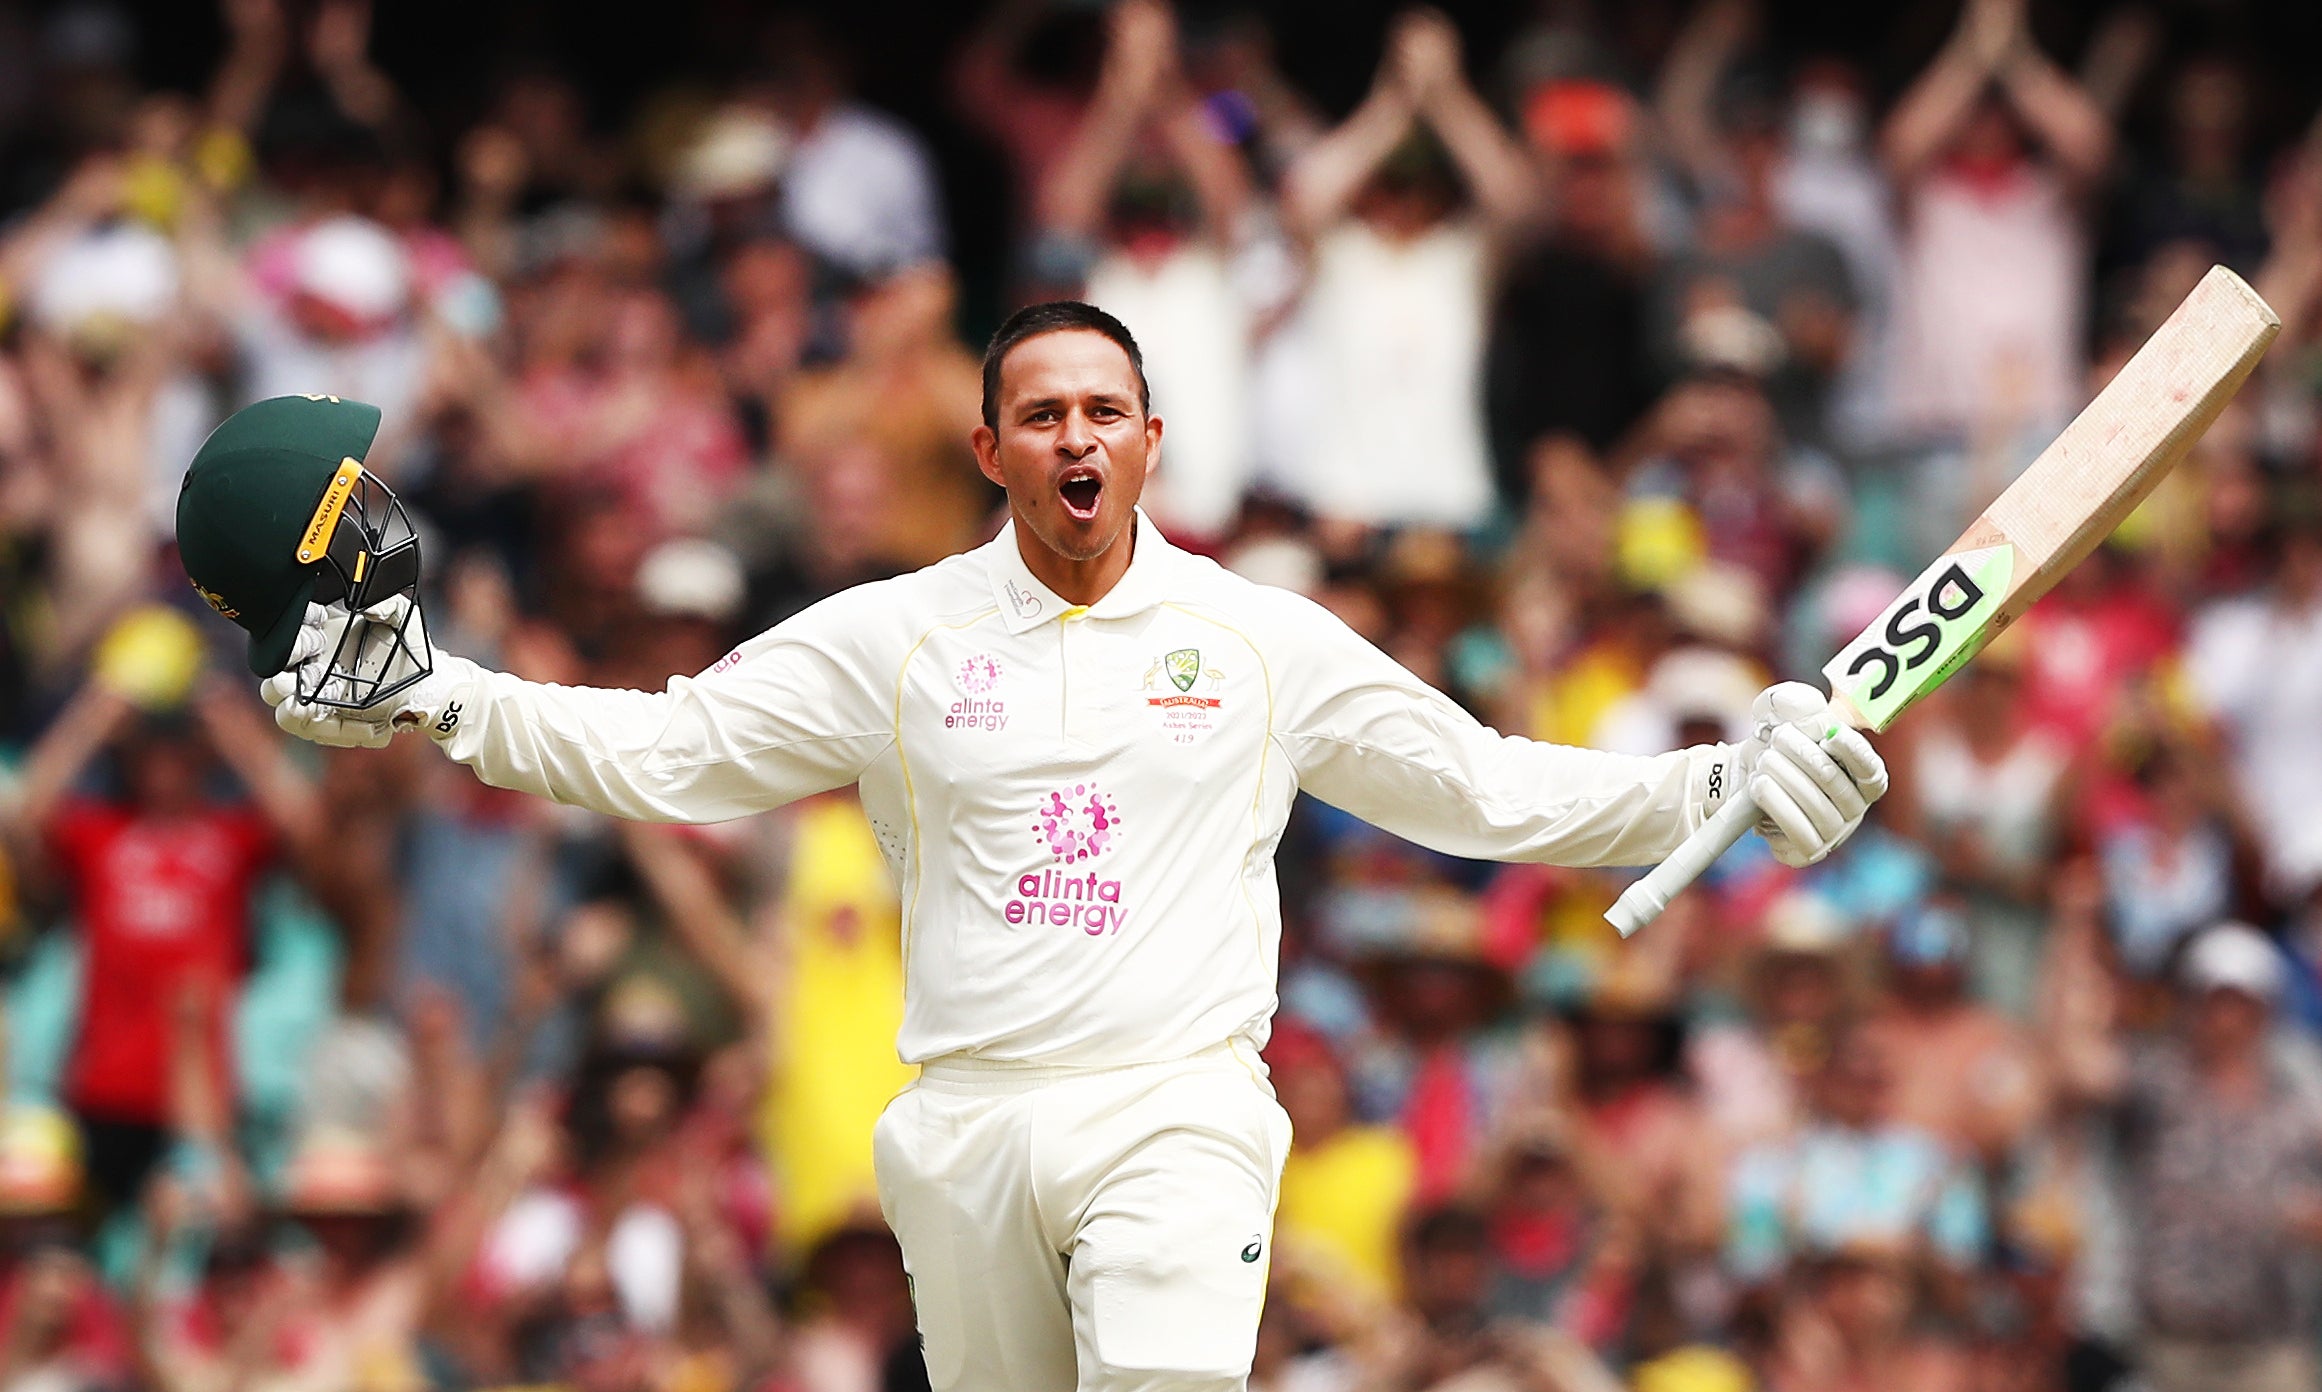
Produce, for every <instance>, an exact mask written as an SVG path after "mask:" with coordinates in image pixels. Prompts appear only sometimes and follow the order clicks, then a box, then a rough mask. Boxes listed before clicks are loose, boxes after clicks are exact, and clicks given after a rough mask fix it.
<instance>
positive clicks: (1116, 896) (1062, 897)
mask: <svg viewBox="0 0 2322 1392" xmlns="http://www.w3.org/2000/svg"><path fill="white" fill-rule="evenodd" d="M1032 839H1033V840H1034V841H1036V842H1038V843H1039V845H1040V846H1041V847H1042V848H1043V849H1044V850H1046V851H1047V852H1048V854H1049V855H1051V856H1052V857H1054V858H1055V860H1056V864H1057V866H1063V867H1078V866H1081V865H1085V864H1087V863H1088V862H1090V861H1093V860H1098V859H1101V858H1102V857H1103V856H1105V855H1106V854H1108V853H1109V852H1111V851H1112V850H1113V849H1114V848H1115V847H1117V846H1118V845H1119V844H1120V840H1121V811H1120V808H1119V807H1118V806H1116V805H1115V804H1114V802H1113V798H1112V795H1111V794H1110V793H1107V792H1105V791H1104V790H1103V789H1101V788H1098V787H1097V786H1096V785H1094V784H1092V783H1075V784H1073V785H1072V786H1071V787H1070V788H1059V789H1057V790H1056V791H1055V792H1052V793H1050V794H1049V795H1048V796H1047V797H1046V798H1045V799H1043V800H1042V801H1041V803H1040V806H1039V808H1038V809H1037V810H1036V811H1034V812H1033V814H1032ZM1126 912H1127V911H1126V909H1124V908H1123V906H1122V904H1121V882H1120V881H1119V880H1108V879H1106V878H1104V875H1103V874H1102V872H1100V871H1097V870H1087V871H1081V870H1078V869H1074V868H1065V869H1059V868H1049V869H1045V870H1035V871H1032V872H1031V873H1030V874H1025V875H1019V876H1017V877H1016V897H1014V898H1012V899H1010V900H1009V901H1008V902H1007V904H1006V905H1005V906H1004V907H1003V908H1002V910H1001V916H1002V917H1004V918H1006V919H1007V920H1008V922H1010V923H1041V924H1047V925H1049V926H1051V927H1057V928H1078V929H1079V930H1080V931H1081V932H1083V933H1086V934H1088V935H1089V936H1090V937H1092V938H1094V937H1101V936H1103V935H1104V934H1107V933H1118V932H1119V931H1121V921H1122V919H1123V917H1124V916H1125V915H1126Z"/></svg>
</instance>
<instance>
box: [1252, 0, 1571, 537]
mask: <svg viewBox="0 0 2322 1392" xmlns="http://www.w3.org/2000/svg"><path fill="white" fill-rule="evenodd" d="M1461 62H1462V58H1461V53H1460V47H1459V33H1458V30H1456V29H1454V28H1453V27H1452V25H1451V23H1450V22H1449V21H1448V20H1446V19H1444V18H1443V16H1441V15H1440V14H1437V13H1435V12H1434V11H1426V10H1423V11H1415V12H1412V13H1409V14H1406V15H1404V16H1403V17H1402V18H1400V19H1398V20H1397V21H1396V24H1395V27H1394V29H1393V31H1392V32H1391V33H1390V35H1389V36H1388V43H1387V53H1386V56H1385V58H1384V59H1383V60H1382V61H1381V62H1380V65H1379V72H1378V77H1377V80H1376V81H1375V82H1374V83H1373V84H1372V87H1371V92H1370V95H1369V96H1368V97H1366V98H1365V99H1364V101H1363V104H1362V105H1361V106H1360V107H1359V108H1357V109H1356V111H1355V112H1354V114H1353V115H1352V116H1349V117H1348V118H1347V120H1346V121H1345V122H1344V123H1343V124H1341V125H1340V126H1339V127H1338V129H1337V130H1335V131H1333V132H1331V134H1330V135H1328V136H1326V137H1324V138H1323V139H1322V140H1321V141H1320V142H1318V143H1317V144H1315V145H1314V147H1313V148H1312V149H1309V150H1308V151H1307V152H1306V154H1305V155H1304V156H1303V157H1301V158H1300V159H1299V161H1298V163H1297V164H1296V165H1295V166H1294V167H1292V169H1291V170H1290V171H1289V173H1288V174H1287V175H1285V176H1284V178H1283V192H1282V198H1283V220H1284V223H1285V225H1286V226H1287V227H1288V228H1289V229H1290V231H1291V233H1292V235H1293V236H1295V237H1296V238H1298V239H1299V241H1300V242H1301V243H1302V244H1303V245H1305V246H1306V247H1307V248H1309V253H1308V254H1309V256H1310V258H1311V261H1312V266H1311V269H1310V271H1309V273H1308V274H1309V283H1308V285H1307V287H1306V291H1305V294H1304V297H1303V300H1302V306H1301V309H1300V312H1299V316H1298V320H1297V322H1296V324H1295V325H1294V326H1292V328H1291V329H1290V330H1289V332H1290V333H1291V334H1292V335H1293V337H1292V339H1291V340H1290V347H1289V351H1292V352H1294V353H1298V354H1302V355H1303V356H1304V359H1305V361H1304V363H1303V366H1302V370H1303V371H1304V372H1305V373H1307V374H1310V375H1309V377H1308V379H1307V380H1309V381H1310V382H1311V386H1310V388H1308V389H1307V394H1308V396H1309V398H1310V399H1309V403H1308V405H1307V408H1306V409H1305V410H1301V411H1298V412H1297V413H1296V414H1295V416H1294V417H1293V419H1294V420H1295V421H1296V426H1295V427H1294V429H1293V430H1292V431H1291V434H1292V435H1294V436H1295V437H1296V438H1298V439H1299V440H1300V454H1299V457H1298V458H1296V459H1285V460H1283V461H1280V464H1281V467H1282V468H1283V469H1284V470H1285V471H1286V473H1287V475H1288V477H1289V478H1290V479H1292V480H1293V487H1294V488H1295V489H1296V490H1297V491H1298V493H1299V494H1300V496H1301V497H1302V498H1303V499H1304V501H1305V502H1306V503H1307V505H1308V506H1309V507H1310V508H1312V509H1313V510H1314V512H1316V513H1317V514H1318V515H1320V516H1323V517H1326V518H1330V519H1334V520H1341V521H1347V522H1359V523H1364V524H1368V525H1374V526H1376V525H1386V524H1392V523H1412V522H1431V523H1441V524H1447V525H1452V526H1472V525H1474V524H1476V523H1478V522H1481V521H1482V520H1483V519H1484V517H1485V515H1486V513H1487V512H1488V511H1489V510H1490V508H1491V506H1492V502H1493V489H1492V472H1491V465H1490V458H1489V454H1488V452H1487V449H1486V445H1485V438H1484V429H1483V420H1482V414H1481V404H1482V376H1481V374H1482V364H1483V348H1484V330H1485V314H1486V310H1487V307H1488V304H1489V296H1490V293H1491V285H1492V277H1493V273H1494V262H1495V257H1496V256H1497V255H1498V254H1499V248H1501V247H1503V246H1504V245H1505V243H1506V242H1507V241H1508V240H1509V239H1510V238H1512V237H1514V236H1516V235H1517V234H1518V233H1519V232H1521V231H1522V230H1524V229H1525V228H1527V227H1529V226H1530V225H1531V224H1532V223H1533V222H1534V221H1535V220H1536V219H1537V217H1538V215H1539V209H1540V193H1539V183H1538V174H1537V172H1536V171H1535V168H1534V166H1533V164H1532V162H1531V161H1530V159H1529V158H1528V157H1527V156H1526V155H1525V153H1524V151H1523V149H1522V148H1521V147H1520V146H1518V145H1517V144H1516V143H1515V141H1514V140H1513V139H1512V138H1511V137H1510V136H1509V134H1508V132H1507V130H1506V129H1505V128H1504V127H1503V126H1502V125H1501V124H1500V121H1499V118H1498V117H1497V116H1496V115H1494V114H1493V112H1492V110H1491V108H1490V107H1488V106H1486V105H1485V104H1484V102H1483V99H1482V98H1481V97H1479V96H1477V95H1476V92H1475V89H1474V88H1472V87H1470V86H1469V85H1468V82H1467V76H1466V74H1465V72H1464V71H1463V70H1462V67H1461ZM1463 205H1464V206H1463ZM1284 404H1287V403H1284ZM1419 459H1425V460H1427V461H1428V464H1427V466H1426V467H1425V468H1419V467H1416V466H1415V465H1414V461H1416V460H1419Z"/></svg>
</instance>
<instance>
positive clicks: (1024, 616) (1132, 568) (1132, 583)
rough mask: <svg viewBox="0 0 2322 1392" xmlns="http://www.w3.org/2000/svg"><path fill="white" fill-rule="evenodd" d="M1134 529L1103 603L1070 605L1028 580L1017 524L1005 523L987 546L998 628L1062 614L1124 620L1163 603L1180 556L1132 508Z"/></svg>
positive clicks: (1022, 627) (1029, 625)
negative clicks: (1125, 561)
mask: <svg viewBox="0 0 2322 1392" xmlns="http://www.w3.org/2000/svg"><path fill="white" fill-rule="evenodd" d="M1136 528H1137V540H1136V550H1135V552H1134V553H1133V554H1131V556H1130V557H1129V568H1128V570H1126V571H1124V572H1123V573H1122V575H1121V578H1120V579H1119V580H1118V581H1116V582H1115V583H1114V585H1113V587H1112V588H1111V589H1110V590H1107V591H1106V592H1105V596H1104V598H1102V599H1100V600H1098V601H1097V602H1096V603H1094V604H1090V605H1074V604H1067V603H1066V602H1065V601H1064V599H1063V598H1062V597H1061V596H1059V595H1058V594H1057V593H1056V592H1055V591H1054V590H1051V589H1049V588H1048V587H1047V586H1046V585H1043V584H1041V583H1040V582H1039V580H1037V579H1035V578H1034V577H1033V575H1032V569H1031V567H1029V566H1027V565H1025V564H1024V553H1023V552H1021V551H1019V550H1017V549H1016V522H1015V519H1014V518H1010V519H1009V520H1008V522H1007V524H1006V525H1005V526H1003V527H1001V528H1000V534H999V535H998V536H996V537H994V538H992V540H991V541H990V542H989V543H988V545H989V546H990V548H991V551H992V563H991V576H992V601H993V602H994V603H995V604H997V605H999V607H1000V622H1001V624H1002V625H1003V626H1004V627H1006V629H1007V630H1008V632H1010V633H1012V634H1013V633H1023V632H1026V631H1028V630H1030V629H1034V628H1038V627H1039V626H1040V625H1042V624H1044V623H1047V622H1049V621H1050V620H1052V619H1057V618H1061V617H1063V616H1064V615H1067V614H1078V613H1086V614H1087V615H1089V616H1090V617H1091V618H1098V619H1118V618H1126V617H1127V616H1129V615H1131V614H1136V613H1141V612H1143V611H1144V610H1147V609H1150V608H1152V607H1153V606H1154V605H1156V604H1159V603H1160V602H1161V601H1162V600H1164V599H1166V598H1168V594H1169V586H1168V577H1169V572H1170V571H1172V570H1173V569H1175V567H1176V564H1177V562H1178V561H1179V560H1180V559H1181V558H1182V557H1183V556H1184V555H1185V553H1184V552H1182V551H1180V550H1178V549H1177V548H1176V547H1175V546H1172V545H1170V544H1169V539H1168V538H1166V537H1164V536H1162V535H1161V529H1160V528H1158V527H1156V526H1154V525H1153V520H1152V519H1151V518H1149V517H1147V516H1146V515H1145V510H1144V509H1143V508H1139V509H1137V517H1136Z"/></svg>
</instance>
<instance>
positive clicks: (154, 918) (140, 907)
mask: <svg viewBox="0 0 2322 1392" xmlns="http://www.w3.org/2000/svg"><path fill="white" fill-rule="evenodd" d="M50 839H51V849H52V854H53V856H54V858H55V861H56V864H57V866H58V868H59V870H60V871H61V872H62V873H63V875H64V876H65V878H66V880H67V881H68V882H69V884H70V885H71V888H72V897H73V904H74V906H75V908H76V910H77V913H78V917H79V919H80V931H81V941H82V943H83V945H84V951H85V961H84V962H83V964H82V972H81V979H82V986H81V1010H80V1037H79V1039H78V1040H77V1041H76V1043H75V1044H74V1047H73V1054H72V1060H71V1062H70V1063H69V1064H68V1065H67V1073H66V1078H65V1089H66V1096H67V1097H68V1098H69V1099H70V1100H71V1101H72V1104H73V1106H74V1107H75V1108H76V1109H78V1110H79V1111H81V1112H83V1113H86V1114H88V1115H93V1116H100V1117H104V1118H107V1119H109V1120H118V1121H136V1122H149V1123H156V1124H158V1123H160V1122H161V1121H162V1120H163V1119H164V1118H165V1117H166V1115H167V1111H168V1100H169V1068H168V1061H169V1043H170V1014H171V1011H172V1009H173V1007H174V1003H175V1001H176V999H177V994H178V992H179V991H180V990H182V989H183V988H184V987H185V985H186V984H187V983H188V982H195V981H202V980H207V981H210V982H213V983H216V984H218V985H221V986H223V985H226V984H229V983H232V982H235V981H238V980H239V979H240V978H241V975H242V972H243V970H244V967H245V965H246V963H247V961H248V957H249V952H248V939H249V917H250V894H251V891H252V889H253V888H254V887H255V885H256V883H257V880H258V877H259V875H260V874H261V873H263V872H264V870H265V869H266V868H267V866H268V864H269V863H270V862H271V861H272V860H273V858H274V836H273V833H272V831H271V830H270V829H269V828H268V827H267V825H266V823H265V822H264V821H262V820H261V819H260V818H259V816H258V815H257V814H256V813H255V812H251V811H248V810H243V809H233V808H212V809H206V810H204V811H201V812H198V813H195V814H193V815H191V816H187V817H179V818H171V819H167V820H163V819H157V818H147V817H141V816H139V815H138V814H137V813H136V812H135V811H133V810H131V809H129V808H126V807H121V806H116V805H113V804H109V803H99V802H74V803H68V804H67V805H66V806H65V808H64V809H63V810H62V812H61V813H60V814H59V815H58V817H57V819H56V822H55V825H54V827H53V828H52V830H51V832H50ZM219 1019H220V1020H221V1021H222V1020H223V1015H222V1013H221V1014H220V1016H219ZM213 1028H214V1029H216V1031H217V1034H216V1041H217V1048H218V1057H219V1058H220V1060H221V1064H222V1062H223V1060H224V1059H225V1057H226V1039H225V1033H224V1030H223V1028H222V1026H213ZM218 1076H219V1077H221V1078H228V1077H231V1076H233V1075H232V1073H231V1072H230V1071H228V1070H226V1069H224V1068H223V1067H222V1066H221V1069H220V1072H219V1073H218Z"/></svg>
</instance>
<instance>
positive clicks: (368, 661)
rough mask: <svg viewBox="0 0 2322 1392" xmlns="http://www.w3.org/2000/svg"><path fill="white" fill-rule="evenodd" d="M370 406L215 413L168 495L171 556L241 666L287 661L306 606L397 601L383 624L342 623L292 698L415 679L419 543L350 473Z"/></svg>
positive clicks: (372, 692)
mask: <svg viewBox="0 0 2322 1392" xmlns="http://www.w3.org/2000/svg"><path fill="white" fill-rule="evenodd" d="M378 433H379V408H378V407H376V406H371V405H366V404H365V403H363V402H360V401H346V400H342V399H340V398H338V397H335V396H277V397H273V398H270V399H268V400H265V401H260V402H256V403H254V404H252V405H249V406H245V407H243V408H242V409H241V410H239V411H236V412H235V413H234V414H233V415H231V416H228V417H227V418H226V420H225V422H224V423H223V424H221V425H220V426H219V427H218V428H217V429H216V430H215V431H212V432H211V434H210V438H209V439H207V440H205V441H203V442H202V447H201V448H200V449H199V450H197V451H196V452H195V453H194V457H193V463H192V464H190V465H188V466H187V468H186V471H185V481H184V483H183V484H181V485H180V486H179V489H178V495H177V548H178V556H179V559H180V560H181V561H182V562H183V564H184V566H185V573H186V575H187V576H188V578H190V579H191V580H192V581H193V585H194V589H195V590H196V591H197V592H198V593H199V594H200V595H201V597H202V599H203V601H204V602H205V603H207V604H208V605H209V606H210V607H211V608H212V609H215V610H216V611H217V612H218V613H220V614H222V615H224V616H225V617H226V618H228V619H231V620H233V621H234V622H235V623H236V624H239V625H240V626H241V627H242V628H243V629H244V630H246V631H247V632H248V633H249V634H250V670H251V672H252V673H254V674H255V675H257V676H260V677H270V676H273V675H274V674H275V673H277V672H280V671H281V670H283V669H284V668H285V667H287V666H289V665H290V655H291V650H292V647H293V645H294V644H296V642H297V641H298V631H299V626H300V625H301V623H303V622H304V620H305V618H306V606H307V605H308V604H309V603H310V602H311V603H316V604H325V605H330V606H333V607H336V608H339V609H343V610H346V611H349V612H351V613H353V614H357V615H360V614H362V613H363V612H364V611H365V610H370V609H373V608H374V607H375V606H378V605H381V604H382V603H385V602H386V601H389V600H392V599H395V598H397V597H398V596H400V597H402V598H404V599H406V600H408V601H409V602H408V604H407V605H405V606H402V607H401V610H400V614H399V615H398V617H397V619H396V621H394V622H392V623H389V622H381V621H378V620H375V619H361V620H357V621H355V622H351V623H349V624H347V625H346V626H345V628H344V629H343V631H342V633H341V638H340V642H339V649H338V651H337V652H335V653H333V654H332V655H331V660H330V662H329V664H328V665H327V667H326V668H325V669H324V670H323V673H322V676H321V677H320V679H319V680H317V681H315V682H314V683H313V684H312V689H309V683H308V682H307V681H306V680H305V679H304V678H303V677H302V679H301V681H300V689H299V693H298V695H299V699H301V700H307V701H319V702H320V703H322V704H325V705H336V706H348V707H354V708H361V707H363V706H368V705H372V704H375V703H377V702H379V701H383V700H385V699H386V698H388V697H389V696H392V695H394V694H395V693H396V692H398V691H400V690H402V689H403V688H404V687H406V686H409V685H410V684H411V683H413V682H415V681H418V680H419V679H420V678H421V677H424V676H426V675H427V673H428V672H429V670H430V669H431V666H432V662H433V654H432V653H431V652H430V651H429V649H428V646H427V629H426V623H425V620H424V618H423V617H422V615H421V614H420V607H419V536H418V533H417V532H416V531H415V530H413V528H412V525H411V518H410V515H409V514H408V513H406V512H405V511H404V509H403V504H402V503H401V502H400V501H399V500H398V499H397V498H396V496H395V493H394V491H393V490H392V489H390V488H388V487H387V485H386V484H384V483H382V482H380V481H379V480H378V479H377V478H376V477H374V476H373V475H372V474H371V473H370V472H369V471H368V470H366V469H365V468H364V467H363V458H364V456H365V455H366V454H368V453H369V452H370V448H371V441H372V439H373V437H374V436H376V435H377V434H378Z"/></svg>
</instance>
